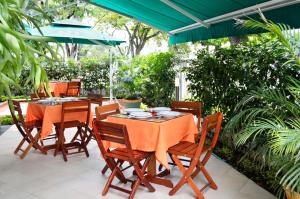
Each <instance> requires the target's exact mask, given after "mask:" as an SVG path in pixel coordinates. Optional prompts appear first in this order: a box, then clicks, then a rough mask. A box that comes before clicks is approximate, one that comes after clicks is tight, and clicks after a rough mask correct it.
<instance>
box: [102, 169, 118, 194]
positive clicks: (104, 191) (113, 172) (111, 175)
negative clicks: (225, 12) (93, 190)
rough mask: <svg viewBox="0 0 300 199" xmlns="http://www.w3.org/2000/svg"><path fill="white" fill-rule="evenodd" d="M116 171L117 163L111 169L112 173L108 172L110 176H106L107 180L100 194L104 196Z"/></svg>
mask: <svg viewBox="0 0 300 199" xmlns="http://www.w3.org/2000/svg"><path fill="white" fill-rule="evenodd" d="M117 171H118V165H116V166H115V168H114V169H113V171H112V173H111V174H110V176H109V178H108V180H107V182H106V184H105V187H104V189H103V191H102V196H105V195H106V194H107V192H108V189H109V187H110V186H111V183H112V181H113V179H114V177H115V175H116V173H117Z"/></svg>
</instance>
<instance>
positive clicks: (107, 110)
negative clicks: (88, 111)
mask: <svg viewBox="0 0 300 199" xmlns="http://www.w3.org/2000/svg"><path fill="white" fill-rule="evenodd" d="M95 112H96V118H97V120H105V119H106V118H107V117H108V116H110V115H113V114H118V113H120V107H119V104H118V103H114V104H108V105H104V106H98V107H96V111H95Z"/></svg>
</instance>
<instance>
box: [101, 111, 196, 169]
mask: <svg viewBox="0 0 300 199" xmlns="http://www.w3.org/2000/svg"><path fill="white" fill-rule="evenodd" d="M107 120H108V121H109V122H114V123H119V124H125V125H126V127H127V131H128V134H129V139H130V142H131V145H132V148H133V149H134V150H141V151H148V152H152V151H154V152H155V156H156V159H157V160H158V161H159V162H160V163H161V164H163V165H164V166H165V167H166V168H169V165H168V159H167V150H168V148H169V147H171V146H173V145H175V144H177V143H178V142H179V141H181V140H184V141H190V142H194V134H196V133H198V130H197V126H196V125H195V122H194V118H193V116H192V114H187V115H184V116H182V117H178V118H174V119H171V120H168V121H164V122H161V123H158V122H150V121H141V120H134V119H124V118H117V117H113V116H109V117H108V118H107ZM110 147H118V146H113V145H111V146H110Z"/></svg>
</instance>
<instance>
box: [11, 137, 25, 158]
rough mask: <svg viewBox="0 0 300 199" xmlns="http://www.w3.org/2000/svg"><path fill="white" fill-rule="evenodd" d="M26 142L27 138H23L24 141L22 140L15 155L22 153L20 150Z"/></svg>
mask: <svg viewBox="0 0 300 199" xmlns="http://www.w3.org/2000/svg"><path fill="white" fill-rule="evenodd" d="M25 141H26V138H23V139H22V140H21V142H20V143H19V145H18V146H17V148H16V149H15V151H14V154H17V153H18V152H19V151H20V149H21V148H22V146H23V144H24V143H25Z"/></svg>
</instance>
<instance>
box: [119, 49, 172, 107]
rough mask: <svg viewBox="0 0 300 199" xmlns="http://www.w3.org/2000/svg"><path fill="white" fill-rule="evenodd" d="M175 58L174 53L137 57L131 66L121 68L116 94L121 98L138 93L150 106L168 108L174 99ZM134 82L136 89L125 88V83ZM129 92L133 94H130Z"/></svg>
mask: <svg viewBox="0 0 300 199" xmlns="http://www.w3.org/2000/svg"><path fill="white" fill-rule="evenodd" d="M174 63H175V58H174V55H173V54H172V53H169V52H166V53H153V54H150V55H146V56H137V57H135V58H134V59H133V60H132V61H131V64H127V65H124V66H121V67H119V71H118V72H117V74H116V77H117V78H116V79H117V83H116V84H117V86H116V87H115V94H116V95H117V96H119V97H124V96H127V97H128V94H132V91H134V93H137V94H138V95H139V96H140V97H141V98H142V99H143V102H144V103H145V104H147V105H149V106H152V107H153V106H168V105H169V104H170V102H171V100H172V99H174V91H175V74H176V72H175V69H174ZM128 80H130V81H133V82H132V84H126V85H131V86H133V87H134V88H130V89H128V88H127V87H126V88H125V86H124V82H125V81H128ZM128 90H130V91H131V93H128Z"/></svg>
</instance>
